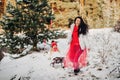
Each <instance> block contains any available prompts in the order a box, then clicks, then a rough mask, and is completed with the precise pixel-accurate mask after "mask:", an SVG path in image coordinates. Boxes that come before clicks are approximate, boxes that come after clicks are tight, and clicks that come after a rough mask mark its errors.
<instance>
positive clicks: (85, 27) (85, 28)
mask: <svg viewBox="0 0 120 80" xmlns="http://www.w3.org/2000/svg"><path fill="white" fill-rule="evenodd" d="M77 18H79V19H80V25H79V28H78V35H80V34H83V35H86V34H87V33H88V25H87V24H86V23H85V22H84V21H83V19H82V17H80V16H78V17H76V18H75V20H74V23H75V21H76V19H77Z"/></svg>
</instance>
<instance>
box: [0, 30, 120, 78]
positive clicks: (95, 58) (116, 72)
mask: <svg viewBox="0 0 120 80" xmlns="http://www.w3.org/2000/svg"><path fill="white" fill-rule="evenodd" d="M67 32H69V31H67ZM88 37H89V44H90V52H89V53H88V58H87V59H88V62H89V64H88V66H87V67H84V68H82V69H81V72H80V73H79V74H78V75H77V76H76V75H74V74H73V70H72V69H63V68H62V67H61V65H60V64H56V65H55V67H52V66H51V65H50V63H51V59H50V54H49V52H48V53H44V52H33V53H32V54H28V55H26V56H24V57H21V58H18V59H13V58H11V57H10V55H9V54H7V53H5V55H6V56H5V57H4V58H3V60H2V61H1V62H0V80H120V33H117V32H114V31H113V30H112V29H111V28H104V29H91V30H90V32H89V34H88ZM56 41H57V43H58V47H59V50H60V53H54V54H58V55H59V54H60V55H62V56H65V55H66V52H67V48H68V44H67V39H57V40H56Z"/></svg>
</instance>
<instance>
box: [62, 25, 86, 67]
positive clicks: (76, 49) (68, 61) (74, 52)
mask: <svg viewBox="0 0 120 80" xmlns="http://www.w3.org/2000/svg"><path fill="white" fill-rule="evenodd" d="M85 65H86V49H85V50H82V49H81V47H80V45H79V36H78V27H77V26H74V29H73V33H72V41H71V43H70V47H69V50H68V53H67V55H66V57H65V59H64V67H72V68H74V69H78V68H79V67H83V66H85Z"/></svg>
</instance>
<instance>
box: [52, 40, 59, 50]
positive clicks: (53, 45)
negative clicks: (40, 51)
mask: <svg viewBox="0 0 120 80" xmlns="http://www.w3.org/2000/svg"><path fill="white" fill-rule="evenodd" d="M51 46H52V49H53V51H54V52H56V51H58V48H57V43H56V42H55V41H54V42H52V43H51Z"/></svg>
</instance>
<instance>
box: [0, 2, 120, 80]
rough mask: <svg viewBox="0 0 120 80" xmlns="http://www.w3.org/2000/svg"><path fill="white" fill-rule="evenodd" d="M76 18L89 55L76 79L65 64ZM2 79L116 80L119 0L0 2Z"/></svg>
mask: <svg viewBox="0 0 120 80" xmlns="http://www.w3.org/2000/svg"><path fill="white" fill-rule="evenodd" d="M77 16H81V17H82V18H83V20H84V22H85V23H87V24H88V26H89V27H88V29H89V30H88V34H87V35H86V36H87V38H88V39H87V40H88V44H89V51H87V58H86V60H87V66H85V67H83V68H80V72H79V73H78V74H77V75H75V74H74V70H73V69H72V68H64V66H63V65H64V58H65V57H66V54H67V52H68V49H69V47H70V45H69V44H68V43H69V42H68V37H69V34H70V33H71V30H70V26H71V24H73V23H74V18H75V17H77ZM54 42H55V43H54ZM54 45H56V46H57V51H56V49H55V50H54V48H53V46H54ZM0 80H120V0H0Z"/></svg>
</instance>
